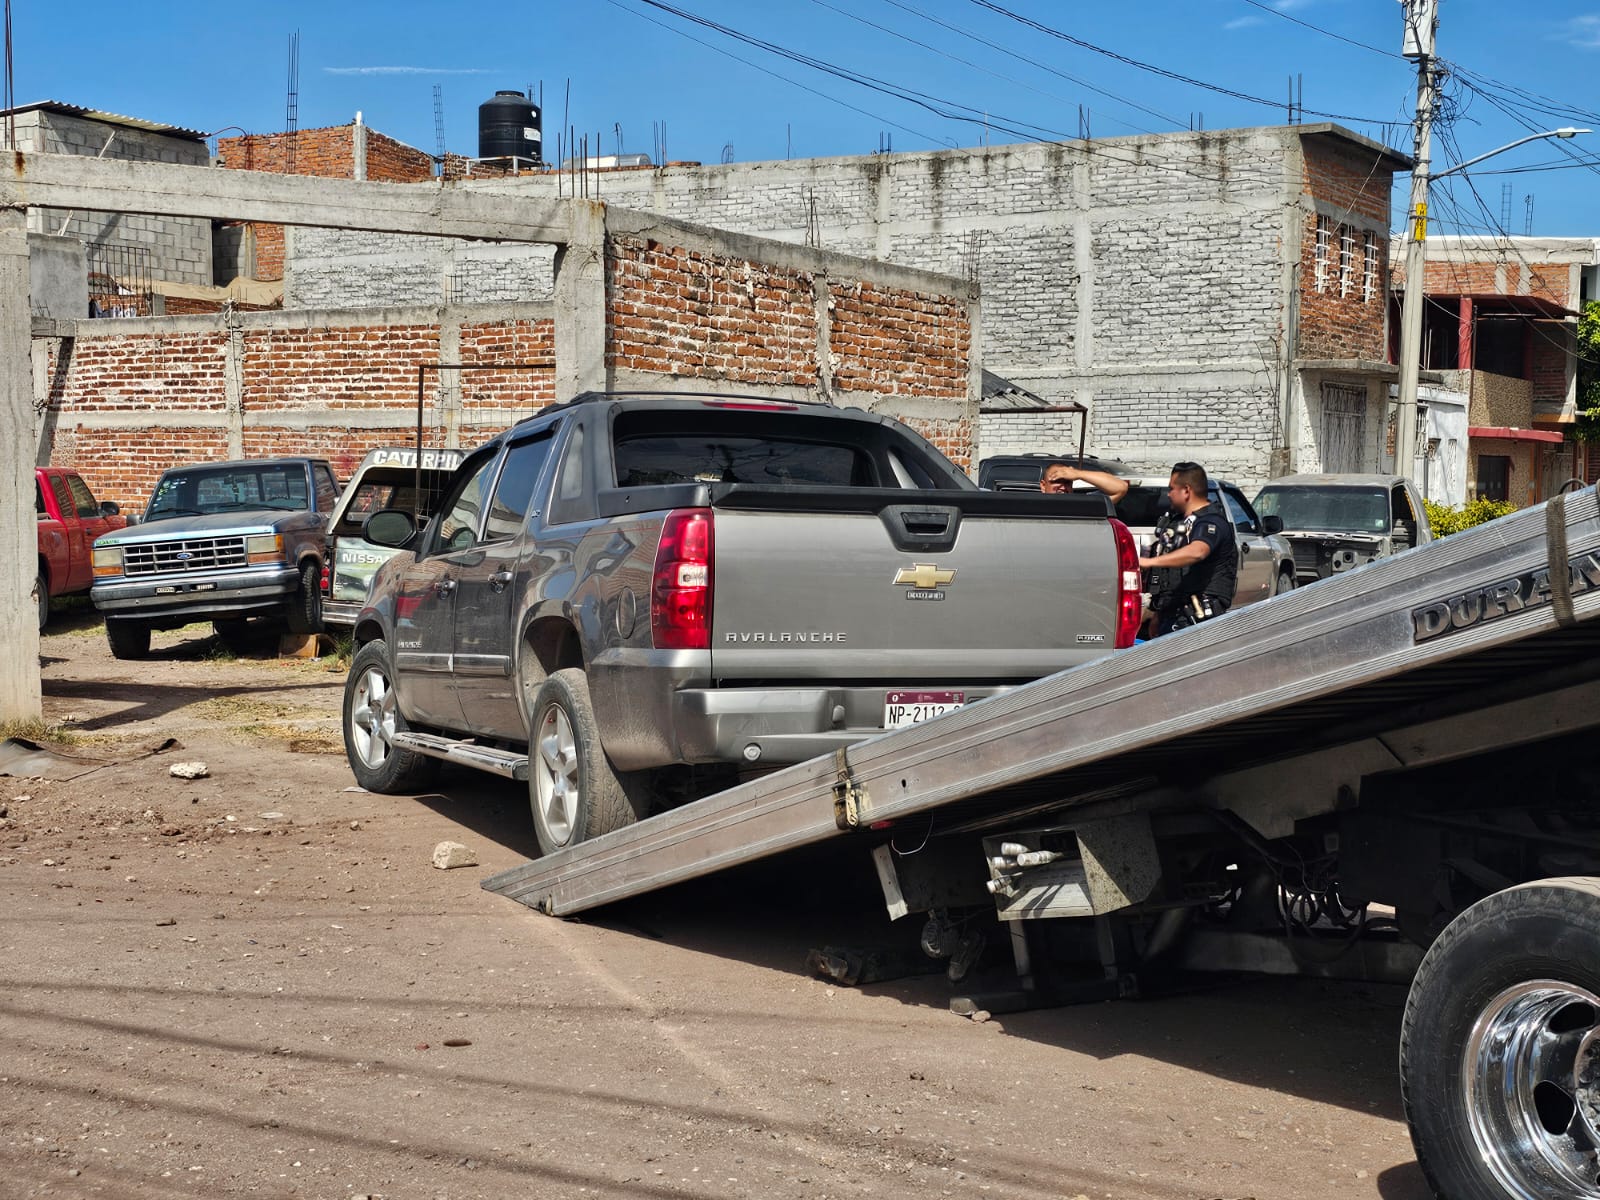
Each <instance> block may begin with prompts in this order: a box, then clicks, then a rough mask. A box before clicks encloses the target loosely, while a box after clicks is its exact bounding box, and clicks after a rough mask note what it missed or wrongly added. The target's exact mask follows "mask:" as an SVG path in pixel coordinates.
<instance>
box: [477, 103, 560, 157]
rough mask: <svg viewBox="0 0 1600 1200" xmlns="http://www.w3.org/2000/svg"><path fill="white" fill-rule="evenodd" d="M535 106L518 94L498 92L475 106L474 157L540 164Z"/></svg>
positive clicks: (539, 142)
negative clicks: (476, 133)
mask: <svg viewBox="0 0 1600 1200" xmlns="http://www.w3.org/2000/svg"><path fill="white" fill-rule="evenodd" d="M542 141H543V135H542V132H541V127H540V122H539V106H538V105H536V104H534V103H533V102H532V101H531V100H529V99H528V98H527V97H526V96H524V95H523V94H522V93H521V92H505V91H500V92H496V93H495V94H494V99H492V100H485V101H484V102H483V103H482V104H480V105H478V157H479V158H520V159H522V160H523V161H524V162H536V163H537V162H543V161H544V154H543V153H542V151H543V148H544V147H543V145H542Z"/></svg>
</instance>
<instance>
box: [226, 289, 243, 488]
mask: <svg viewBox="0 0 1600 1200" xmlns="http://www.w3.org/2000/svg"><path fill="white" fill-rule="evenodd" d="M227 321H228V340H227V342H225V343H224V344H223V348H222V400H223V404H224V406H225V407H226V409H227V412H228V457H229V458H243V457H244V330H243V329H242V328H241V327H240V325H239V317H238V314H236V313H230V314H228V318H227Z"/></svg>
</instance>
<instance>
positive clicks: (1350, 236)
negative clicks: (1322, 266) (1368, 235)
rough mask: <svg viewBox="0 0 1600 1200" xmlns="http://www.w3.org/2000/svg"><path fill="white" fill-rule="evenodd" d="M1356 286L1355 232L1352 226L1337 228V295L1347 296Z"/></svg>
mask: <svg viewBox="0 0 1600 1200" xmlns="http://www.w3.org/2000/svg"><path fill="white" fill-rule="evenodd" d="M1355 286H1356V231H1355V228H1354V226H1351V225H1341V226H1339V295H1340V296H1348V295H1350V293H1351V292H1353V291H1355Z"/></svg>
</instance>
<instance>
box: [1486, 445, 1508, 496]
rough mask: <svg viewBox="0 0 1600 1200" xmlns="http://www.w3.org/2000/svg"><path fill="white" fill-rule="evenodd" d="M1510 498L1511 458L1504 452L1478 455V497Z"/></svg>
mask: <svg viewBox="0 0 1600 1200" xmlns="http://www.w3.org/2000/svg"><path fill="white" fill-rule="evenodd" d="M1510 498H1511V459H1510V458H1508V457H1507V456H1506V455H1504V454H1480V455H1478V499H1479V500H1509V499H1510Z"/></svg>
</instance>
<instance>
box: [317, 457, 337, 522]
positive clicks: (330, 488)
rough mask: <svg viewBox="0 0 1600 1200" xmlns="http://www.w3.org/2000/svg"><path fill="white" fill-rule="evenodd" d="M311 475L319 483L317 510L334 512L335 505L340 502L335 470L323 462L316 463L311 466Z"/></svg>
mask: <svg viewBox="0 0 1600 1200" xmlns="http://www.w3.org/2000/svg"><path fill="white" fill-rule="evenodd" d="M311 477H312V479H313V480H315V481H316V485H317V511H318V512H332V511H333V506H334V505H335V504H337V503H338V502H339V485H338V484H337V483H336V482H334V478H333V472H332V471H330V470H328V468H327V467H325V466H323V465H322V464H321V463H315V464H313V465H312V468H311Z"/></svg>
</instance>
